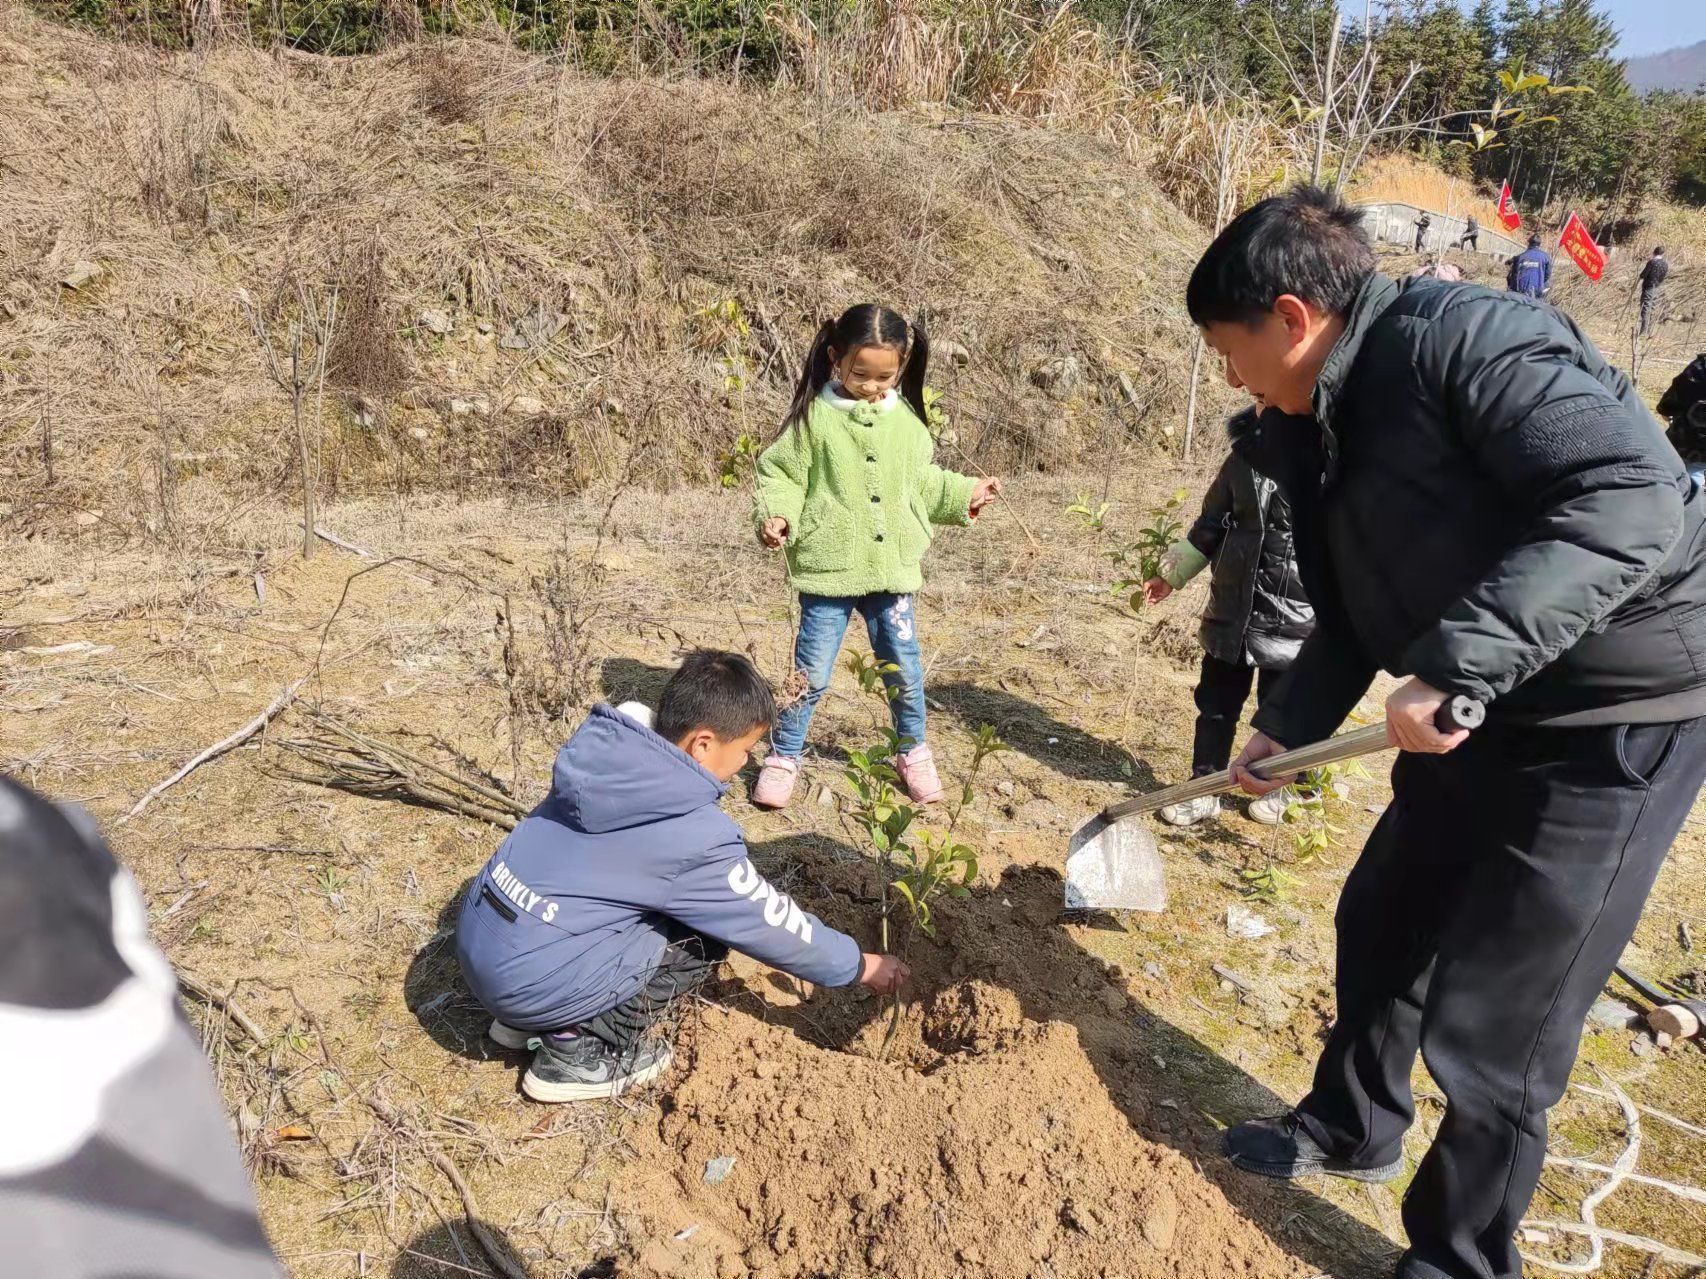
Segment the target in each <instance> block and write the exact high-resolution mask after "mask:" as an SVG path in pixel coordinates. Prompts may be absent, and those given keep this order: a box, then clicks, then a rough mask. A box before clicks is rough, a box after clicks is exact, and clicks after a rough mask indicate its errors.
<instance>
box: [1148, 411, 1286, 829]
mask: <svg viewBox="0 0 1706 1279" xmlns="http://www.w3.org/2000/svg"><path fill="white" fill-rule="evenodd" d="M1255 428H1256V411H1255V410H1254V409H1246V410H1245V411H1244V412H1242V413H1239V414H1237V415H1236V416H1234V417H1233V418H1232V419H1231V420H1230V421H1229V422H1228V423H1227V424H1226V431H1227V434H1228V435H1229V436H1230V437H1231V440H1232V443H1233V447H1234V451H1233V452H1231V453H1228V454H1227V455H1226V460H1225V461H1224V462H1222V463H1221V466H1220V470H1219V471H1218V472H1217V473H1216V475H1215V477H1214V482H1213V483H1212V484H1210V485H1209V488H1208V492H1207V493H1205V494H1204V495H1203V500H1202V511H1201V512H1200V513H1199V514H1198V516H1197V518H1196V521H1195V522H1194V523H1193V524H1192V525H1191V528H1190V532H1189V533H1187V534H1186V535H1185V537H1184V538H1182V539H1181V540H1180V541H1178V542H1176V543H1175V544H1174V545H1173V546H1172V547H1170V548H1169V549H1168V551H1167V553H1166V554H1165V555H1163V556H1162V557H1161V572H1160V575H1159V576H1157V577H1152V578H1150V579H1149V580H1148V581H1147V582H1145V583H1144V584H1143V596H1144V599H1145V601H1146V602H1148V603H1150V604H1157V603H1159V602H1160V601H1162V600H1164V599H1166V598H1167V597H1168V596H1169V595H1171V594H1172V593H1173V592H1174V591H1176V590H1178V589H1179V588H1180V587H1182V586H1184V585H1185V583H1186V582H1188V581H1190V580H1191V578H1193V577H1195V576H1196V575H1197V574H1198V573H1200V572H1201V571H1202V570H1203V569H1204V568H1207V567H1208V566H1209V565H1210V564H1212V565H1213V566H1214V572H1213V576H1212V578H1211V579H1210V586H1209V596H1208V607H1207V608H1205V609H1204V610H1203V615H1202V629H1201V630H1200V631H1199V632H1198V638H1199V640H1200V641H1201V643H1202V650H1203V655H1202V674H1201V676H1200V678H1199V679H1198V680H1197V687H1196V693H1195V699H1196V704H1197V723H1196V734H1195V738H1194V740H1193V741H1192V743H1191V776H1192V777H1201V776H1202V775H1203V774H1205V773H1217V772H1219V771H1220V770H1221V769H1223V768H1225V767H1226V765H1227V763H1228V762H1229V761H1230V760H1231V758H1232V740H1233V738H1234V737H1235V736H1236V735H1237V732H1238V721H1239V720H1240V719H1241V718H1242V717H1243V714H1244V702H1245V699H1246V698H1248V697H1249V696H1250V685H1251V684H1252V683H1254V684H1255V686H1256V702H1257V705H1261V704H1262V703H1263V702H1265V701H1266V700H1267V698H1268V696H1269V694H1270V693H1272V692H1273V689H1274V686H1275V685H1276V684H1278V683H1279V678H1280V676H1281V675H1283V674H1284V673H1285V671H1286V668H1288V667H1289V666H1290V665H1291V663H1292V661H1293V659H1295V658H1296V657H1297V650H1298V649H1299V648H1300V647H1302V645H1303V640H1304V637H1305V636H1307V635H1308V634H1309V631H1310V628H1311V627H1313V626H1314V624H1315V614H1314V612H1313V611H1312V610H1311V609H1310V607H1309V601H1308V600H1307V599H1305V598H1304V594H1303V582H1302V580H1301V579H1300V578H1299V576H1298V572H1297V553H1296V551H1295V549H1294V548H1293V546H1292V537H1291V508H1290V507H1288V506H1287V505H1286V501H1285V498H1283V497H1281V496H1280V495H1279V492H1278V489H1277V486H1276V485H1275V484H1274V482H1273V481H1272V480H1270V479H1269V478H1268V477H1267V476H1265V475H1258V474H1257V473H1256V472H1255V471H1253V470H1251V469H1250V464H1249V463H1248V462H1246V461H1245V460H1244V459H1243V458H1241V457H1239V456H1238V453H1237V451H1236V449H1237V446H1238V443H1239V441H1240V440H1241V439H1242V438H1243V437H1244V436H1246V435H1248V434H1249V433H1250V432H1251V431H1253V430H1255ZM1290 799H1291V791H1290V790H1289V788H1288V789H1283V790H1277V791H1275V792H1274V793H1273V794H1271V795H1264V796H1262V797H1261V798H1260V799H1257V800H1255V801H1254V802H1253V803H1252V804H1251V805H1250V816H1251V817H1252V818H1253V819H1254V820H1256V821H1258V822H1262V823H1264V824H1266V825H1269V826H1273V825H1277V824H1278V823H1279V821H1280V820H1281V818H1282V817H1283V816H1284V814H1285V810H1286V806H1287V804H1288V803H1289V802H1290ZM1219 811H1220V800H1219V797H1218V796H1214V795H1203V796H1199V797H1198V798H1197V799H1190V800H1185V801H1184V802H1183V803H1179V804H1169V805H1167V806H1166V807H1165V808H1163V809H1162V810H1161V811H1160V813H1159V816H1160V818H1161V820H1162V821H1164V822H1166V823H1168V824H1169V825H1171V826H1194V825H1195V824H1196V823H1198V822H1200V821H1203V820H1205V819H1207V818H1209V817H1213V816H1214V815H1215V814H1216V813H1218V812H1219Z"/></svg>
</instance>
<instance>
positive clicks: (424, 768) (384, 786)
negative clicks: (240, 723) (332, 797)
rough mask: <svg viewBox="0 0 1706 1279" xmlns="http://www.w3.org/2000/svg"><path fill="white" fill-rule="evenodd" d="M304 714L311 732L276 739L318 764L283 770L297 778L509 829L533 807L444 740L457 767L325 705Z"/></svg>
mask: <svg viewBox="0 0 1706 1279" xmlns="http://www.w3.org/2000/svg"><path fill="white" fill-rule="evenodd" d="M302 718H303V719H305V720H306V721H307V723H308V726H309V728H310V730H311V732H310V735H309V736H307V737H292V738H282V739H279V740H277V741H276V742H275V743H274V744H275V745H277V746H279V747H281V748H282V749H284V750H286V751H289V752H290V753H291V754H292V755H294V756H296V757H297V758H298V759H300V760H303V761H305V762H306V763H308V764H309V765H311V766H312V767H311V768H310V769H307V770H302V771H296V770H291V769H285V770H282V771H284V773H285V775H286V776H288V777H292V778H294V779H295V780H297V781H304V782H309V783H312V784H314V785H316V786H327V787H331V788H332V789H334V790H342V791H349V792H350V793H351V794H355V795H366V796H368V797H369V798H372V799H396V800H402V801H403V802H404V803H410V804H421V805H424V806H425V807H427V808H438V809H443V810H444V811H446V812H451V813H460V814H461V815H462V816H464V817H473V818H477V819H478V820H480V821H483V822H489V823H491V824H492V825H493V826H499V827H502V828H503V829H505V830H509V829H510V828H512V827H513V826H514V825H515V824H516V822H517V821H519V820H520V819H521V818H523V817H525V816H527V814H528V812H529V811H530V809H529V806H528V805H526V804H523V803H522V802H521V801H520V800H518V799H516V798H515V797H514V796H512V795H509V794H507V793H506V792H505V791H503V790H501V789H499V783H498V782H497V781H496V779H495V778H493V777H491V775H490V774H487V773H485V772H484V771H483V770H481V769H480V768H479V767H478V766H477V765H475V764H474V763H473V762H472V761H470V760H468V759H466V758H464V757H463V756H461V755H460V754H458V753H457V752H455V751H454V750H451V749H450V748H449V747H448V746H446V745H445V744H444V743H442V742H440V743H437V745H438V746H439V748H440V749H441V750H442V751H444V753H445V754H447V755H449V756H451V757H452V759H453V763H454V767H447V766H446V765H444V764H439V763H435V762H433V761H432V760H430V759H425V758H423V757H422V756H420V755H418V754H416V753H415V752H413V751H409V750H405V749H403V748H402V747H401V746H398V745H397V744H396V743H395V742H390V741H386V740H384V739H383V738H379V737H373V736H369V735H368V734H366V733H362V732H359V731H357V730H356V729H354V728H352V727H350V725H349V724H348V723H346V722H345V721H343V720H342V719H340V718H339V717H338V716H336V715H333V714H332V713H331V712H329V711H327V710H325V709H323V708H309V709H306V710H304V711H303V713H302Z"/></svg>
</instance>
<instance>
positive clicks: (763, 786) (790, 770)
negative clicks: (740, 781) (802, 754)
mask: <svg viewBox="0 0 1706 1279" xmlns="http://www.w3.org/2000/svg"><path fill="white" fill-rule="evenodd" d="M799 777H800V761H799V760H797V759H789V758H788V757H787V756H786V755H772V756H770V757H769V758H768V759H766V760H765V761H764V767H763V768H762V769H761V770H760V771H759V774H758V782H757V784H756V785H754V786H753V788H752V802H753V803H754V804H756V805H757V806H758V807H760V808H786V807H787V806H788V801H789V800H790V799H792V798H793V797H794V783H795V782H796V781H798V780H799Z"/></svg>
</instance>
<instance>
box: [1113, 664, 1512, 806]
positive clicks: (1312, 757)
mask: <svg viewBox="0 0 1706 1279" xmlns="http://www.w3.org/2000/svg"><path fill="white" fill-rule="evenodd" d="M1486 719H1487V708H1486V707H1485V706H1483V705H1482V704H1481V703H1480V702H1477V701H1475V700H1474V699H1473V698H1468V697H1464V696H1462V695H1461V694H1459V695H1458V696H1456V697H1453V698H1451V699H1450V700H1449V701H1447V702H1446V703H1445V704H1444V705H1442V706H1441V707H1440V708H1439V714H1438V715H1436V716H1434V726H1435V727H1436V728H1438V729H1439V730H1440V732H1442V733H1451V732H1456V731H1457V730H1459V729H1470V730H1473V729H1477V728H1479V727H1481V725H1482V724H1483V723H1485V722H1486ZM1386 745H1387V742H1386V725H1385V724H1370V725H1369V726H1368V727H1367V728H1359V729H1356V730H1355V731H1353V732H1349V733H1340V734H1339V735H1338V736H1337V737H1329V738H1328V739H1327V740H1326V741H1323V742H1316V743H1314V744H1313V745H1310V746H1299V747H1298V748H1297V749H1296V750H1290V751H1281V752H1280V753H1279V754H1278V755H1270V756H1268V757H1267V758H1266V759H1264V760H1262V761H1261V762H1260V763H1258V764H1257V765H1256V766H1255V767H1254V768H1252V769H1251V770H1250V771H1251V772H1252V773H1254V774H1255V775H1256V776H1257V777H1260V778H1262V779H1264V780H1266V779H1267V778H1270V777H1285V776H1286V775H1288V774H1290V773H1304V772H1308V771H1309V770H1310V769H1312V768H1325V767H1326V766H1327V765H1328V764H1340V763H1343V762H1344V761H1345V760H1347V759H1358V758H1360V757H1361V756H1363V755H1372V754H1373V753H1374V752H1375V751H1380V750H1385V749H1386ZM1236 785H1237V782H1236V781H1234V780H1233V776H1232V770H1231V769H1230V768H1223V769H1221V770H1220V771H1219V772H1218V773H1205V774H1204V775H1203V776H1201V777H1197V778H1193V779H1192V780H1190V781H1188V782H1180V783H1179V784H1178V785H1177V786H1168V787H1166V788H1165V789H1163V790H1158V791H1154V792H1152V793H1150V794H1148V795H1139V796H1137V797H1136V798H1135V799H1128V800H1126V801H1124V802H1123V803H1119V804H1115V805H1113V806H1112V807H1109V808H1105V809H1103V810H1102V820H1103V821H1109V822H1115V821H1118V820H1119V819H1120V818H1122V817H1130V816H1131V815H1132V814H1133V813H1147V812H1151V811H1153V810H1154V809H1157V808H1165V807H1166V806H1167V805H1168V804H1180V803H1183V802H1184V801H1185V800H1187V799H1197V798H1198V797H1200V796H1203V795H1218V794H1220V793H1221V792H1222V791H1229V790H1231V789H1233V787H1235V786H1236Z"/></svg>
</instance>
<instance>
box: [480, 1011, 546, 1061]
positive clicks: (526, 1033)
mask: <svg viewBox="0 0 1706 1279" xmlns="http://www.w3.org/2000/svg"><path fill="white" fill-rule="evenodd" d="M486 1038H487V1039H489V1040H491V1041H492V1042H493V1043H494V1044H496V1045H497V1046H498V1047H499V1048H507V1049H509V1050H510V1051H511V1052H520V1051H521V1050H522V1049H524V1048H526V1047H527V1045H529V1044H530V1043H532V1042H533V1041H534V1040H535V1039H538V1038H540V1036H538V1035H536V1034H534V1033H533V1032H532V1031H531V1030H517V1029H516V1028H515V1027H514V1026H511V1025H510V1024H509V1023H508V1022H502V1021H499V1020H498V1019H497V1018H496V1017H494V1018H492V1024H491V1025H490V1026H487V1027H486Z"/></svg>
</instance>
